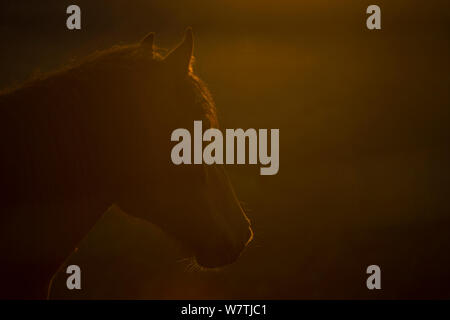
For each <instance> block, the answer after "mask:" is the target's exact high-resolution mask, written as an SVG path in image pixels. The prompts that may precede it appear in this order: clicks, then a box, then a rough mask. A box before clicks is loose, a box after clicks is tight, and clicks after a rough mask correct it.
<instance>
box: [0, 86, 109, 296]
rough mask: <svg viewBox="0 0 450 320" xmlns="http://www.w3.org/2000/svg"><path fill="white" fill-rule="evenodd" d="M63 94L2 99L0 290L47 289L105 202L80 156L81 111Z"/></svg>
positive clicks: (83, 150) (84, 148) (84, 150)
mask: <svg viewBox="0 0 450 320" xmlns="http://www.w3.org/2000/svg"><path fill="white" fill-rule="evenodd" d="M27 95H28V96H27ZM63 97H64V93H59V94H58V93H56V92H52V91H50V90H49V91H48V92H45V91H44V92H41V93H40V94H36V93H35V92H31V93H30V92H26V93H24V94H23V95H18V96H17V97H6V98H5V97H0V99H1V100H0V115H1V117H0V121H1V129H0V131H1V135H0V149H1V152H2V159H0V175H1V179H0V180H1V181H0V192H1V195H0V200H1V203H0V255H1V262H0V269H1V270H2V274H3V275H4V277H3V279H2V284H1V288H2V289H1V290H0V291H2V292H3V293H4V290H5V289H6V290H13V288H21V287H22V289H23V290H25V291H27V288H25V287H26V286H28V285H30V284H33V286H34V287H36V288H41V287H42V286H44V287H45V284H46V283H48V281H49V280H50V277H51V276H52V274H53V273H54V272H55V271H56V270H57V268H58V266H59V265H60V264H61V263H62V262H63V261H64V259H65V257H67V255H68V254H70V252H71V251H72V250H73V249H74V248H75V247H76V245H77V243H78V242H79V241H80V240H81V239H82V238H83V237H84V236H85V234H86V233H87V232H88V231H89V230H90V229H91V228H92V227H93V225H94V224H95V222H96V221H97V220H98V218H99V217H100V216H101V214H102V213H103V212H104V211H105V210H106V209H107V207H108V205H109V204H108V201H107V200H106V197H102V196H101V194H99V193H97V192H96V190H98V189H99V188H100V184H99V179H101V177H99V176H98V175H96V173H95V172H94V170H93V169H92V168H93V167H92V166H89V165H88V161H86V158H89V157H90V154H89V153H90V151H91V150H92V147H90V146H89V141H88V139H86V138H85V137H84V136H83V134H82V133H81V132H80V127H82V124H81V123H80V122H79V121H80V119H81V118H80V117H81V115H80V114H79V113H76V112H75V109H73V108H70V107H67V103H70V101H69V102H68V101H64V99H62V98H63ZM27 103H28V105H27ZM58 107H60V108H65V109H64V111H62V110H60V111H58V109H57V108H58ZM79 107H80V108H81V107H83V106H79ZM39 109H40V110H39ZM4 278H7V279H6V280H5V279H4ZM8 279H9V280H8ZM9 282H11V283H9ZM8 288H9V289H8ZM38 290H41V289H38ZM18 292H19V293H20V290H19V291H18ZM28 292H29V291H28ZM39 292H40V291H39ZM1 295H2V294H0V296H1Z"/></svg>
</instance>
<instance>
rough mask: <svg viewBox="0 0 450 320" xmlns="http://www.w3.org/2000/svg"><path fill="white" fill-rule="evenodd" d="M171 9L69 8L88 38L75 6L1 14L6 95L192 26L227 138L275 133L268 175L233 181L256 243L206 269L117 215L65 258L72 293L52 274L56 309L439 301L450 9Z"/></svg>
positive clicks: (445, 286) (386, 4)
mask: <svg viewBox="0 0 450 320" xmlns="http://www.w3.org/2000/svg"><path fill="white" fill-rule="evenodd" d="M168 2H169V1H162V0H161V1H160V0H158V1H153V0H152V1H149V0H146V1H143V0H135V1H118V0H107V1H106V0H97V1H76V4H78V5H79V6H80V7H81V10H82V30H81V31H68V30H67V29H66V27H65V20H66V17H67V15H66V14H65V9H66V7H67V6H68V5H70V4H72V1H39V2H36V1H9V2H2V4H1V5H0V8H1V10H0V36H1V39H2V47H1V51H0V57H1V59H0V70H1V73H0V74H1V75H0V86H2V87H4V86H7V85H11V84H14V83H18V82H20V81H22V80H24V79H26V78H27V77H28V76H30V75H31V74H33V73H35V72H39V71H47V70H51V69H53V68H56V67H58V66H61V65H63V64H64V63H66V62H68V61H70V60H72V59H77V58H81V57H83V56H85V55H87V54H88V53H90V52H92V51H94V50H98V49H104V48H108V47H110V46H112V45H114V44H117V43H129V42H134V41H137V40H139V39H140V38H141V37H142V36H143V35H145V34H146V33H147V32H149V31H154V32H156V44H157V45H158V46H160V47H163V48H172V47H173V46H174V45H175V44H176V43H177V42H178V41H180V40H181V37H182V32H183V30H184V29H185V28H186V27H187V26H192V27H193V29H194V33H195V37H196V39H195V46H196V47H195V56H196V64H195V70H196V72H197V73H198V74H199V75H200V76H201V77H202V79H204V80H205V82H206V83H207V84H208V86H209V88H210V90H211V91H212V93H213V96H214V98H215V100H216V104H217V108H218V112H219V120H220V121H221V126H222V127H223V128H238V127H242V128H251V127H253V128H280V171H279V173H278V175H276V176H260V175H259V166H254V167H238V166H230V167H229V168H228V171H229V173H230V175H231V179H232V181H233V183H234V186H235V189H236V191H237V194H238V196H239V197H240V199H241V200H243V201H244V202H245V203H246V207H247V208H248V209H249V212H248V215H249V217H250V218H251V220H252V222H253V226H254V231H255V239H254V241H253V243H252V244H251V246H250V247H249V248H248V250H247V251H246V252H245V253H244V254H243V256H242V257H241V258H240V260H239V261H237V262H236V263H235V264H233V265H231V266H229V267H226V268H224V269H222V270H220V271H199V270H195V269H192V268H190V267H189V266H187V265H186V264H185V262H184V261H178V260H177V262H176V263H174V262H173V261H174V259H175V260H176V256H177V253H176V249H174V248H173V245H172V244H170V240H167V239H165V238H164V236H163V235H161V234H159V233H158V231H157V230H154V231H153V232H148V231H149V228H150V227H149V226H148V225H145V224H141V223H137V222H136V221H135V220H131V219H129V218H128V217H126V216H124V215H122V214H121V213H118V212H110V213H109V214H108V215H106V216H105V217H104V219H103V220H102V221H101V222H99V224H98V225H97V226H96V227H95V228H94V230H93V231H92V232H91V233H90V234H89V236H88V237H87V238H86V239H85V241H84V243H83V244H82V245H81V246H80V249H79V250H78V251H77V252H76V253H75V254H74V255H73V256H72V257H71V258H70V259H71V261H73V262H74V263H77V264H79V265H80V266H81V267H82V270H84V271H83V276H84V278H83V290H82V291H80V292H68V291H66V290H63V286H64V285H65V274H64V273H63V274H60V275H58V276H57V277H56V279H55V282H54V291H53V297H56V298H69V297H73V298H80V297H81V298H387V299H391V298H449V297H450V271H449V270H450V258H449V254H448V252H450V240H449V239H450V238H449V236H448V233H449V231H450V230H449V228H450V223H449V222H450V215H449V213H450V205H449V201H448V195H449V183H450V172H449V163H450V161H449V160H450V152H449V132H450V130H449V128H448V124H449V120H450V114H449V113H450V104H449V102H450V99H449V84H450V81H449V80H450V72H449V71H450V70H449V34H448V30H450V29H449V22H450V19H449V14H450V5H449V3H448V1H426V2H424V1H406V0H402V1H400V0H399V1H379V0H377V1H375V2H373V3H372V1H370V2H368V1H350V0H345V1H325V0H320V1H318V0H315V1H312V0H308V1H299V0H281V1H268V0H259V1H237V0H233V1H183V2H180V1H171V2H170V3H168ZM370 4H378V5H379V6H380V7H381V10H382V30H380V31H369V30H367V29H366V26H365V19H366V14H365V10H366V8H367V6H368V5H370ZM149 121H152V120H151V119H149ZM168 139H169V137H168ZM149 152H151V151H149ZM370 264H377V265H379V266H380V267H381V270H382V290H380V291H369V290H367V288H366V285H365V281H366V277H367V275H366V273H365V270H366V267H367V266H368V265H370Z"/></svg>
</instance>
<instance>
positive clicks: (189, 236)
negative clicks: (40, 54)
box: [0, 28, 253, 299]
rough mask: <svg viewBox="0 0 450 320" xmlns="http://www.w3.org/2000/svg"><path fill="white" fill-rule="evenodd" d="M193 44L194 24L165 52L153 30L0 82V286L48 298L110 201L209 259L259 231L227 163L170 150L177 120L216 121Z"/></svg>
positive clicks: (215, 260) (8, 293)
mask: <svg viewBox="0 0 450 320" xmlns="http://www.w3.org/2000/svg"><path fill="white" fill-rule="evenodd" d="M193 47H194V41H193V34H192V29H190V28H188V29H187V30H186V32H185V36H184V39H183V40H182V41H181V42H180V43H179V44H178V45H177V46H176V47H175V48H174V49H173V50H171V51H170V52H169V53H168V54H163V53H162V52H161V50H160V49H159V48H157V47H156V46H155V45H154V33H150V34H148V35H147V36H145V37H144V38H143V39H142V40H141V41H138V42H136V43H133V44H128V45H116V46H113V47H112V48H110V49H107V50H103V51H96V52H94V53H93V54H90V55H88V56H87V57H85V58H83V59H81V61H78V62H76V63H71V64H68V65H67V66H65V67H63V68H60V69H58V70H56V71H52V72H48V73H45V74H41V75H39V76H37V77H34V78H33V79H30V80H28V81H26V82H25V83H23V84H21V85H20V86H18V87H16V88H12V89H8V90H3V91H2V92H1V94H0V122H1V124H0V150H1V157H0V195H1V196H0V197H1V198H0V270H1V274H2V279H0V298H7V299H11V298H20V299H22V298H24V299H41V298H45V296H46V294H47V288H48V285H49V282H50V279H51V278H52V276H53V274H54V273H55V272H56V271H57V270H58V267H59V266H60V265H61V264H62V263H63V262H64V260H65V258H66V257H67V256H68V255H69V254H70V253H71V252H73V250H74V248H76V246H77V244H78V243H79V242H80V241H81V240H82V238H83V237H84V236H85V235H86V234H87V233H88V232H89V231H90V230H91V229H92V227H93V226H94V224H95V223H96V221H97V220H98V219H99V218H100V217H101V215H102V214H103V213H104V212H105V211H106V210H107V209H108V208H109V207H110V206H111V205H116V206H118V207H119V208H120V209H121V210H122V211H124V212H126V213H127V214H128V215H130V216H132V217H135V218H138V219H142V220H145V221H147V222H150V223H151V224H154V225H156V226H157V227H159V228H161V229H162V230H163V231H164V232H165V233H167V234H168V235H170V237H173V238H174V239H176V240H177V241H178V243H180V245H181V246H182V247H183V248H185V249H186V251H187V252H189V255H190V256H191V257H192V258H193V259H195V261H196V263H197V264H198V265H199V266H201V267H204V268H219V267H222V266H225V265H227V264H230V263H233V262H235V261H236V260H237V259H238V257H239V256H240V255H241V253H242V252H243V250H244V248H246V246H247V245H248V244H249V242H250V241H251V239H252V237H253V231H252V229H251V225H250V221H249V219H248V218H247V216H246V214H245V212H244V210H243V208H242V207H241V205H240V202H239V201H238V198H237V196H236V194H235V191H234V189H233V187H232V185H231V182H230V180H229V178H228V176H227V174H226V172H225V169H224V167H223V166H222V165H190V166H180V165H178V166H177V165H175V164H173V163H172V162H171V160H170V150H171V148H172V143H173V142H171V141H170V133H171V132H172V131H173V130H174V129H175V128H180V127H186V126H187V125H190V124H192V122H193V120H201V121H202V122H203V124H204V125H205V124H206V125H207V126H208V127H211V128H212V127H218V126H219V123H218V119H217V112H216V107H215V104H214V101H213V98H212V96H211V94H210V92H209V90H208V89H207V87H206V85H205V84H204V83H203V82H202V81H201V80H200V78H199V77H198V76H197V75H196V74H195V73H194V71H193V60H194V58H193Z"/></svg>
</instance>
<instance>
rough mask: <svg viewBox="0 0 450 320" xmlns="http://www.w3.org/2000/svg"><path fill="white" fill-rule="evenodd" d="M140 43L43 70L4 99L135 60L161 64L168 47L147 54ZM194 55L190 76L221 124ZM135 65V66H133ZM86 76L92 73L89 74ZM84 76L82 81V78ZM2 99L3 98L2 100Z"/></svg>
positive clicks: (214, 123) (209, 114)
mask: <svg viewBox="0 0 450 320" xmlns="http://www.w3.org/2000/svg"><path fill="white" fill-rule="evenodd" d="M139 47H140V43H137V44H129V45H115V46H113V47H111V48H109V49H106V50H100V51H95V52H93V53H91V54H89V55H88V56H86V57H84V58H82V59H77V60H73V61H70V62H69V63H67V64H66V65H64V66H62V67H60V68H58V69H56V70H53V71H48V72H39V73H35V74H33V75H32V76H30V77H29V78H28V79H27V80H25V81H24V82H22V83H19V84H18V85H15V86H10V87H6V88H3V89H0V99H1V98H2V97H5V96H8V95H18V94H20V93H21V91H22V90H28V91H31V92H34V93H37V92H38V91H40V90H42V88H43V87H44V88H45V87H48V84H47V83H49V82H51V83H58V82H59V81H60V80H62V81H69V82H70V81H82V82H83V81H84V82H88V81H91V82H94V81H95V80H96V79H95V78H94V79H93V77H95V74H92V71H93V70H95V71H101V70H108V69H110V70H111V69H114V68H118V67H119V68H124V70H126V68H130V67H131V65H132V64H133V63H139V62H143V61H146V62H148V63H157V62H159V61H163V60H164V58H165V55H164V53H166V52H167V50H164V49H162V48H158V47H154V51H153V55H152V56H149V55H145V54H144V53H145V52H143V51H142V50H139ZM193 63H194V58H192V61H191V64H190V66H189V69H188V72H187V79H188V80H189V82H190V83H191V84H192V86H193V88H194V91H195V94H196V101H197V102H198V103H199V104H200V105H201V107H202V109H203V112H204V115H205V118H206V119H207V120H208V121H209V125H210V126H211V127H218V120H217V113H216V107H215V103H214V100H213V98H212V95H211V93H210V91H209V90H208V88H207V86H206V84H205V83H204V82H203V81H202V80H201V79H200V78H199V77H198V76H197V75H196V74H195V73H194V71H193V67H192V65H193ZM130 64H131V65H130ZM86 75H88V76H87V77H86ZM80 79H81V80H80ZM75 92H76V91H74V90H68V93H69V96H67V95H66V96H65V98H68V99H70V98H71V97H70V93H71V94H74V93H75ZM0 102H1V100H0Z"/></svg>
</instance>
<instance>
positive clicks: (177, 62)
mask: <svg viewBox="0 0 450 320" xmlns="http://www.w3.org/2000/svg"><path fill="white" fill-rule="evenodd" d="M193 50H194V37H193V34H192V28H191V27H189V28H187V29H186V33H185V36H184V40H183V41H182V42H181V43H180V44H179V45H178V46H177V47H176V48H175V49H173V50H172V51H171V52H170V53H169V54H168V55H167V57H166V59H165V60H166V61H167V63H169V64H171V65H173V66H174V68H176V70H180V71H182V72H188V71H189V68H190V65H191V60H192V53H193Z"/></svg>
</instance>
